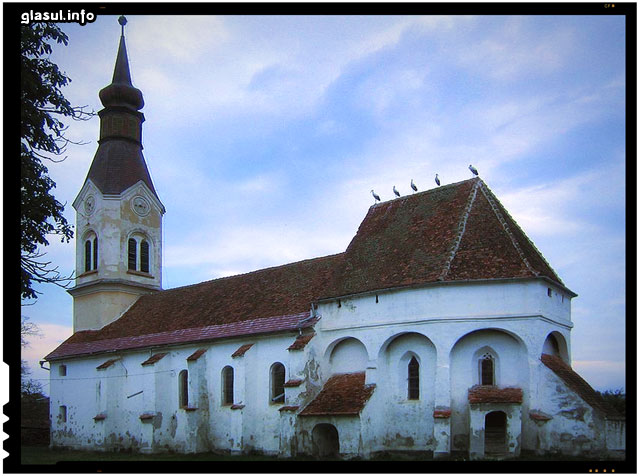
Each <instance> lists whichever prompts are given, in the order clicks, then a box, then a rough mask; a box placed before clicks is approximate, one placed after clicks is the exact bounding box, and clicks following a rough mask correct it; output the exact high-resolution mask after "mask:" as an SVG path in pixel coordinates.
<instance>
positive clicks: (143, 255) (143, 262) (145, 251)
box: [140, 240, 149, 273]
mask: <svg viewBox="0 0 640 476" xmlns="http://www.w3.org/2000/svg"><path fill="white" fill-rule="evenodd" d="M140 271H142V272H143V273H148V272H149V242H148V241H147V240H142V242H141V243H140Z"/></svg>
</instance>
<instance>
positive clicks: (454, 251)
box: [46, 17, 625, 459]
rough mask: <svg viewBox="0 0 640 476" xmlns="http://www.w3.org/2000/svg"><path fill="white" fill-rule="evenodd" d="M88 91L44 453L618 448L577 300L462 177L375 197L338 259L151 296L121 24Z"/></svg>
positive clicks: (151, 262)
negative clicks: (586, 372)
mask: <svg viewBox="0 0 640 476" xmlns="http://www.w3.org/2000/svg"><path fill="white" fill-rule="evenodd" d="M123 23H124V19H123V17H121V24H123ZM99 96H100V100H101V102H102V104H103V106H104V108H103V109H102V110H101V111H100V112H99V113H98V114H99V117H100V132H99V135H100V138H99V141H98V144H99V145H98V148H97V151H96V153H95V156H94V159H93V162H92V164H91V167H90V169H89V171H88V174H87V177H86V180H85V182H84V184H83V186H82V188H81V190H80V192H79V193H78V195H77V198H76V199H75V201H74V202H73V207H74V209H75V210H76V282H75V286H74V287H73V288H71V289H70V290H69V293H70V294H71V296H72V297H73V335H72V336H71V337H70V338H69V339H67V340H66V341H65V342H63V343H62V344H61V345H60V346H59V347H57V348H56V349H55V350H54V351H52V352H51V353H50V354H49V355H47V356H46V360H47V361H48V362H49V363H50V374H51V381H50V405H51V406H50V418H51V446H52V447H54V448H73V449H87V450H104V451H117V450H133V451H138V452H143V453H157V452H167V451H174V452H184V453H194V452H207V451H225V452H230V453H238V454H239V453H251V452H258V453H262V454H269V455H279V456H281V457H291V456H296V455H315V456H317V457H320V458H323V457H340V458H354V457H360V458H369V457H372V456H375V455H376V454H379V453H383V452H387V453H393V452H403V453H405V452H406V453H421V454H427V455H429V454H431V455H433V457H434V458H438V457H447V456H448V455H451V454H465V455H468V457H469V458H470V459H485V458H505V457H514V456H519V455H521V454H522V453H530V454H538V455H544V454H558V453H560V454H586V455H614V454H617V453H622V452H624V450H625V446H624V445H625V421H624V418H623V417H621V416H620V415H619V414H618V413H617V412H616V411H615V410H614V409H613V408H611V407H610V406H609V405H607V404H606V403H605V401H604V400H602V398H601V397H600V396H599V395H598V394H597V393H596V392H595V391H594V390H593V389H592V388H591V387H590V386H589V384H588V383H587V382H586V381H585V380H584V379H582V378H581V377H580V376H579V375H578V374H577V373H576V372H575V371H574V370H573V369H572V367H571V329H572V327H573V323H572V321H571V300H572V299H573V298H575V297H576V294H575V293H574V292H572V291H571V290H570V289H569V288H568V287H567V286H566V285H565V284H564V283H563V282H562V280H561V279H560V277H559V276H558V275H557V274H556V272H555V271H554V270H553V268H552V267H551V266H550V265H549V263H547V261H546V260H545V259H544V257H543V256H542V254H541V253H540V252H539V251H538V250H537V249H536V247H535V246H534V245H533V243H532V242H531V241H530V240H529V239H528V238H527V236H526V235H525V233H524V231H523V230H522V229H521V228H520V227H519V226H518V224H517V223H516V222H515V221H514V219H513V218H512V217H511V216H510V215H509V213H508V212H507V210H505V208H504V207H503V206H502V205H501V203H500V202H499V200H498V198H497V197H496V196H495V195H494V194H493V193H492V191H491V190H490V189H489V187H488V186H487V184H486V183H484V182H483V181H482V179H480V178H479V177H474V178H471V179H469V180H465V181H462V182H458V183H453V184H449V185H444V186H442V187H437V188H434V189H431V190H426V191H422V192H418V193H413V194H411V195H408V196H404V197H400V198H395V199H393V200H389V201H384V202H381V203H375V204H374V205H372V206H371V207H370V208H369V210H368V213H367V214H366V216H365V217H364V219H363V220H362V223H361V224H360V227H359V228H358V230H357V232H356V233H355V236H354V237H353V239H352V241H351V242H350V244H349V246H348V247H347V249H346V250H345V251H344V252H342V253H338V254H335V255H331V256H325V257H321V258H315V259H309V260H305V261H300V262H296V263H289V264H284V265H282V266H276V267H272V268H267V269H261V270H257V271H253V272H250V273H246V274H241V275H236V276H230V277H225V278H219V279H214V280H211V281H206V282H202V283H198V284H193V285H189V286H183V287H179V288H173V289H163V287H162V256H163V254H162V245H163V243H162V236H163V234H162V220H163V215H164V214H165V206H164V205H163V203H162V202H161V200H160V197H159V194H158V191H157V190H156V189H155V187H154V184H153V182H152V180H151V177H150V174H149V171H148V168H147V165H146V162H145V159H144V157H143V154H142V123H143V121H144V115H143V113H142V112H140V110H141V109H142V108H143V105H144V100H143V95H142V92H141V91H140V90H139V89H137V88H135V87H134V86H133V85H132V82H131V75H130V70H129V61H128V58H127V51H126V46H125V38H124V28H123V34H122V36H121V37H120V44H119V48H118V52H117V57H116V63H115V70H114V74H113V79H112V82H111V84H109V85H108V86H106V87H105V88H104V89H102V90H101V91H100V93H99Z"/></svg>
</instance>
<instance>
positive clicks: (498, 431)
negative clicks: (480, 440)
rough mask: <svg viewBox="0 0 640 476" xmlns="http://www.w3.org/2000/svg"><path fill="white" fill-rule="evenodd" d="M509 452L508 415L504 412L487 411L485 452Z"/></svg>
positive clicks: (491, 453)
mask: <svg viewBox="0 0 640 476" xmlns="http://www.w3.org/2000/svg"><path fill="white" fill-rule="evenodd" d="M506 452H507V415H506V414H505V413H504V412H491V413H487V415H486V416H485V418H484V454H485V455H496V454H502V453H506Z"/></svg>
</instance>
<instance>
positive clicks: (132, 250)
mask: <svg viewBox="0 0 640 476" xmlns="http://www.w3.org/2000/svg"><path fill="white" fill-rule="evenodd" d="M136 248H137V243H136V240H134V239H133V238H130V239H129V249H128V252H129V253H128V255H129V269H130V270H132V271H135V270H136V262H137V258H138V256H137V252H136Z"/></svg>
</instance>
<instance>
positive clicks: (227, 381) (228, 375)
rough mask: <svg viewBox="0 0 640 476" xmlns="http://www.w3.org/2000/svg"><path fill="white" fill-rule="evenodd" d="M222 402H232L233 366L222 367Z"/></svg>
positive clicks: (224, 403) (229, 403)
mask: <svg viewBox="0 0 640 476" xmlns="http://www.w3.org/2000/svg"><path fill="white" fill-rule="evenodd" d="M222 404H223V405H232V404H233V367H230V366H228V365H227V366H226V367H225V368H223V369H222Z"/></svg>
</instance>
